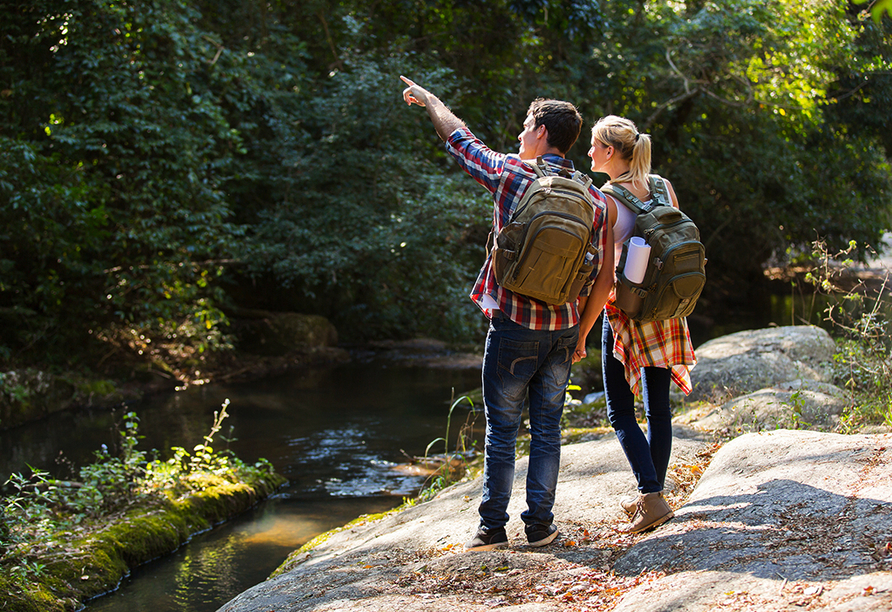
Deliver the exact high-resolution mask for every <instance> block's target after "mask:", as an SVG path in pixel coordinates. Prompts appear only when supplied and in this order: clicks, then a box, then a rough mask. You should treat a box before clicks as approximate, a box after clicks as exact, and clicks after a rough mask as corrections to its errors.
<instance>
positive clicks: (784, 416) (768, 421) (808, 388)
mask: <svg viewBox="0 0 892 612" xmlns="http://www.w3.org/2000/svg"><path fill="white" fill-rule="evenodd" d="M849 403H850V400H849V398H848V397H847V395H846V393H845V391H843V390H842V389H840V388H839V387H837V386H835V385H832V384H830V383H823V382H815V381H807V380H794V381H790V382H785V383H779V384H776V385H774V386H773V387H767V388H765V389H760V390H758V391H756V392H755V393H747V394H746V395H742V396H740V397H736V398H734V399H732V400H730V401H728V402H725V403H724V404H722V405H721V406H715V405H712V404H704V405H702V406H699V407H697V408H695V409H693V410H690V411H689V412H686V413H684V414H683V415H682V416H681V417H679V419H678V420H677V422H679V423H684V424H689V425H692V426H695V427H698V428H700V429H706V430H713V431H721V432H723V433H726V434H740V433H746V432H750V431H762V430H766V429H784V428H790V429H812V428H820V429H825V430H829V429H833V428H835V427H836V426H837V425H838V424H839V416H840V414H842V412H843V410H844V409H845V407H846V406H847V405H849Z"/></svg>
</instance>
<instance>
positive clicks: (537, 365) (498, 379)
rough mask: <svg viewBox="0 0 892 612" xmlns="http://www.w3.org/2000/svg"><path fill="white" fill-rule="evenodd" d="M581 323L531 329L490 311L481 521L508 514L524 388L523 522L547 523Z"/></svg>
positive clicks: (501, 522)
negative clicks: (526, 418)
mask: <svg viewBox="0 0 892 612" xmlns="http://www.w3.org/2000/svg"><path fill="white" fill-rule="evenodd" d="M578 336H579V327H578V326H574V327H572V328H570V329H564V330H558V331H536V330H532V329H528V328H526V327H523V326H522V325H518V324H517V323H514V322H513V321H511V320H510V319H508V318H507V317H504V316H501V315H498V314H497V315H496V316H494V317H493V319H492V321H491V322H490V326H489V333H488V334H487V336H486V348H485V351H484V354H483V406H484V411H485V414H486V443H485V447H484V458H485V463H484V467H483V500H482V501H481V503H480V509H479V512H480V524H481V525H482V526H483V527H486V528H487V529H495V528H498V527H504V526H505V524H506V523H507V522H508V512H507V510H508V501H509V500H510V499H511V486H512V484H513V483H514V456H515V447H516V444H517V434H518V431H519V430H520V425H521V413H522V412H523V405H524V398H525V397H526V396H527V392H529V398H530V403H529V414H530V435H531V440H530V460H529V470H528V472H527V483H526V488H527V509H526V510H525V511H524V512H523V513H522V514H521V515H520V516H521V519H522V520H523V522H524V523H526V525H537V524H538V525H551V523H552V522H553V521H554V514H553V513H552V511H551V509H552V507H553V506H554V496H555V489H556V488H557V478H558V468H559V467H560V460H561V414H562V413H563V410H564V395H565V393H566V391H567V383H568V382H569V380H570V364H571V359H572V356H573V350H574V349H575V347H576V339H577V338H578Z"/></svg>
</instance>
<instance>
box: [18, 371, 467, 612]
mask: <svg viewBox="0 0 892 612" xmlns="http://www.w3.org/2000/svg"><path fill="white" fill-rule="evenodd" d="M479 384H480V374H479V371H474V370H442V369H438V370H431V369H426V368H412V367H404V366H397V365H394V364H393V363H387V362H381V361H356V362H354V363H351V364H348V365H346V366H340V367H336V368H327V369H318V370H313V371H306V372H301V373H299V374H293V375H287V376H281V377H278V378H275V379H269V380H264V381H258V382H255V383H251V384H244V385H208V386H206V387H197V388H193V389H189V390H187V391H183V392H179V393H175V394H169V395H164V396H159V397H155V398H152V399H150V400H148V401H146V402H143V403H140V404H138V405H134V406H131V407H128V408H127V409H126V410H132V411H134V412H136V413H137V414H138V416H139V419H140V421H139V423H140V433H141V434H142V435H144V436H145V438H144V439H143V440H142V441H141V442H140V444H139V448H140V449H143V450H149V449H169V448H171V447H175V446H182V447H184V448H187V449H191V448H192V447H194V446H195V445H196V444H198V443H199V442H201V440H202V438H203V436H204V435H206V434H207V433H208V432H209V430H210V427H211V423H212V421H213V413H214V411H218V410H220V406H221V404H222V403H223V402H224V400H226V399H229V400H230V405H229V408H228V409H227V411H228V413H229V414H230V416H229V418H227V419H226V420H225V421H224V425H223V429H222V430H221V432H220V434H218V436H217V442H216V443H215V445H214V446H215V448H216V449H217V450H219V449H221V448H224V447H226V446H227V443H225V442H223V441H222V438H223V437H231V438H235V439H234V440H233V441H231V442H230V443H229V444H228V446H229V448H231V449H232V450H233V451H234V452H235V454H236V455H237V456H238V457H240V458H241V459H243V460H244V461H246V462H253V461H256V460H257V459H258V458H261V457H263V458H266V459H268V460H269V461H270V462H272V464H273V466H274V467H275V469H276V471H277V472H278V473H280V474H282V475H283V476H285V477H286V478H288V479H289V482H288V484H287V485H286V486H284V487H283V488H282V489H280V490H279V491H278V493H277V494H276V495H275V496H274V497H273V498H272V499H270V500H268V501H266V502H264V503H262V504H261V505H260V506H258V507H257V508H255V509H254V510H252V511H251V512H249V513H246V514H245V515H242V516H240V517H238V518H237V519H235V520H232V521H229V522H227V523H225V524H223V525H219V526H217V527H216V528H214V529H212V530H210V531H207V532H205V533H203V534H200V535H197V536H195V537H194V538H193V539H192V540H191V541H190V542H189V543H188V544H186V545H185V546H183V547H182V548H180V550H178V551H177V552H176V553H175V554H173V555H170V556H167V557H164V558H162V559H159V560H156V561H154V562H152V563H149V564H147V565H144V566H142V567H140V568H138V569H137V570H136V571H134V572H133V574H132V575H131V576H130V577H129V578H127V579H125V580H124V581H122V584H121V585H120V588H119V589H118V590H117V591H115V592H113V593H110V594H107V595H105V596H103V597H99V598H97V599H94V600H93V601H91V602H89V603H88V604H87V608H86V609H87V610H88V611H90V612H98V611H102V612H123V611H129V610H152V612H174V611H177V612H205V611H212V610H216V609H218V608H219V607H220V606H222V605H223V604H224V603H226V602H227V601H229V600H230V599H232V598H233V597H235V596H236V595H238V594H239V593H241V592H242V591H244V590H246V589H248V588H250V587H251V586H253V585H255V584H257V583H259V582H262V581H263V580H264V579H266V578H267V577H268V576H269V574H270V573H271V572H272V571H273V570H274V569H275V568H276V567H278V566H279V565H280V564H281V563H282V561H284V559H285V558H286V557H287V556H288V554H289V553H290V552H292V551H293V550H295V549H297V548H299V547H300V546H301V545H303V544H304V543H305V542H306V541H308V540H310V539H311V538H313V537H315V536H316V535H318V534H319V533H322V532H324V531H327V530H329V529H332V528H334V527H337V526H340V525H343V524H345V523H347V522H349V521H351V520H353V519H354V518H356V517H358V516H360V515H362V514H369V513H375V512H381V511H384V510H387V509H390V508H393V507H395V506H397V505H399V504H400V503H401V502H402V500H403V497H405V496H411V495H413V494H415V493H416V492H417V491H418V489H419V488H420V487H421V486H422V484H423V481H424V477H423V476H419V475H417V474H412V473H407V472H406V471H405V470H400V469H398V467H399V464H400V463H402V462H405V461H406V459H407V456H419V455H423V454H424V452H425V448H426V447H427V445H428V444H429V443H430V442H431V441H432V440H434V439H436V438H438V437H441V436H443V435H444V434H445V428H446V418H447V414H448V411H449V406H450V403H451V402H450V400H451V397H452V393H453V389H454V391H455V394H456V397H458V396H460V395H461V394H462V393H463V392H466V391H469V390H472V389H475V388H477V387H479ZM124 411H125V409H119V410H116V411H111V410H102V411H100V410H92V411H79V412H76V413H63V414H60V415H57V416H54V417H52V418H50V419H45V420H43V421H40V422H37V423H32V424H29V425H27V426H24V427H20V428H16V429H15V430H13V431H9V432H2V433H0V448H2V449H3V453H2V455H3V457H2V460H0V474H3V475H8V474H9V473H11V472H20V471H24V470H26V469H27V465H32V466H34V467H36V468H39V469H44V470H47V471H51V472H53V473H54V474H56V475H57V476H59V477H62V478H66V477H70V474H66V468H65V465H66V463H67V462H68V461H70V462H73V463H75V464H76V465H83V464H84V463H86V462H88V461H90V459H91V456H92V453H93V452H94V451H95V450H96V449H98V448H99V447H100V445H102V444H106V445H108V446H109V447H112V446H113V444H114V441H115V434H114V433H113V429H114V427H115V423H116V422H120V420H121V415H122V414H123V412H124ZM469 416H471V413H470V412H469V411H468V410H467V409H465V408H460V409H457V411H456V412H455V413H454V415H453V419H452V433H451V435H450V437H452V438H454V435H455V434H456V433H457V431H458V427H459V425H460V423H461V422H463V421H464V420H465V418H466V417H469ZM478 421H479V423H480V424H482V421H483V419H482V416H481V417H480V418H479V419H478ZM230 427H231V428H232V432H231V434H230ZM479 438H480V436H478V439H479ZM60 449H61V450H62V452H63V456H64V457H65V459H66V460H65V461H63V462H62V463H59V462H58V461H56V458H57V453H58V452H59V450H60ZM442 450H443V447H442V446H441V445H438V446H436V447H435V448H434V449H432V451H431V452H442ZM471 527H473V526H469V529H471Z"/></svg>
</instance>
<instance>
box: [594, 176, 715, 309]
mask: <svg viewBox="0 0 892 612" xmlns="http://www.w3.org/2000/svg"><path fill="white" fill-rule="evenodd" d="M648 181H649V183H650V192H651V194H652V195H653V203H650V204H644V203H643V202H642V201H641V200H639V199H638V198H636V197H635V196H634V195H633V194H632V193H631V192H630V191H629V190H628V189H626V188H625V187H623V186H622V185H613V184H607V185H604V187H602V188H601V191H603V192H604V193H608V194H610V195H612V196H613V197H614V198H616V199H617V200H618V201H619V202H621V203H622V204H623V205H624V206H625V207H626V208H628V209H629V210H631V211H632V212H634V213H635V214H636V215H637V216H636V217H635V231H634V233H633V234H632V237H634V236H640V237H641V238H644V240H645V241H646V242H647V244H648V245H650V258H649V260H648V262H647V269H646V270H645V272H644V280H642V281H641V282H640V283H632V282H630V281H629V279H628V278H626V276H625V273H624V272H625V268H626V259H627V257H628V253H629V243H630V241H631V237H630V238H629V240H626V242H625V243H624V244H623V252H622V255H621V256H620V260H619V264H618V265H617V267H616V275H617V281H616V302H615V303H616V306H617V307H618V308H619V309H620V310H622V311H623V312H625V313H626V314H627V315H628V316H629V318H631V319H633V320H635V321H638V322H639V323H647V322H650V321H662V320H666V319H675V318H678V317H686V316H688V315H689V314H691V312H693V310H694V306H696V304H697V299H698V298H699V297H700V293H701V292H702V291H703V285H704V284H705V283H706V249H705V248H704V247H703V244H702V243H701V242H700V230H698V229H697V226H696V225H695V224H694V222H693V221H691V219H690V217H688V216H687V215H686V214H684V213H683V212H681V211H680V210H678V209H677V208H675V207H674V206H672V201H671V199H670V198H669V192H668V190H667V189H666V183H665V181H664V180H663V178H662V177H660V176H657V175H656V174H651V175H649V176H648Z"/></svg>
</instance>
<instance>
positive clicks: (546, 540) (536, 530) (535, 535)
mask: <svg viewBox="0 0 892 612" xmlns="http://www.w3.org/2000/svg"><path fill="white" fill-rule="evenodd" d="M524 531H526V534H527V541H528V542H529V543H530V546H532V547H534V548H538V547H540V546H545V545H546V544H551V543H552V542H553V541H554V539H555V538H556V537H558V529H557V527H555V526H554V525H527V526H526V528H525V529H524Z"/></svg>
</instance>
